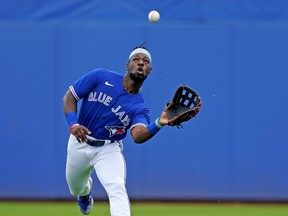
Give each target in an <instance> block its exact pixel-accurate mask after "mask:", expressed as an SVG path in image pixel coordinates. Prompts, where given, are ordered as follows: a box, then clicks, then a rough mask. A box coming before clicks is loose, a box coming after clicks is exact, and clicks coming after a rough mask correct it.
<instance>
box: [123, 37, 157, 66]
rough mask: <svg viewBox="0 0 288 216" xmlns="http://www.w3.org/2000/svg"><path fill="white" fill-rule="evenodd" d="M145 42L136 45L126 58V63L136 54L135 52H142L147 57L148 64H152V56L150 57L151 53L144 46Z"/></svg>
mask: <svg viewBox="0 0 288 216" xmlns="http://www.w3.org/2000/svg"><path fill="white" fill-rule="evenodd" d="M144 44H145V42H144V43H143V44H141V45H140V46H136V47H135V48H134V49H133V50H132V52H131V53H130V55H129V58H128V63H129V61H130V59H131V58H132V56H134V55H136V54H144V55H146V56H147V57H148V59H149V61H150V65H151V64H152V58H151V54H150V52H149V51H148V49H147V48H146V47H145V46H144Z"/></svg>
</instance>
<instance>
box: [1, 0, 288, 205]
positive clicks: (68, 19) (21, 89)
mask: <svg viewBox="0 0 288 216" xmlns="http://www.w3.org/2000/svg"><path fill="white" fill-rule="evenodd" d="M12 2H13V1H12ZM95 2H97V4H99V5H102V7H104V8H107V5H106V6H105V4H104V3H103V2H102V1H95ZM171 2H173V1H171ZM177 2H178V1H175V2H173V4H172V5H170V4H168V5H167V4H164V3H163V4H159V5H153V6H158V7H159V8H162V12H161V15H163V16H161V21H160V22H159V23H157V24H151V23H149V22H148V21H147V11H149V10H150V9H151V8H152V3H151V4H150V3H149V4H150V5H149V6H151V8H149V7H148V6H147V5H144V4H143V5H142V4H140V3H139V5H133V4H130V5H129V4H127V3H123V4H124V5H121V6H122V7H124V8H125V10H124V11H121V13H119V16H120V18H119V20H115V19H114V18H112V19H111V20H108V19H107V17H105V16H104V17H103V20H101V17H102V14H101V13H100V12H99V11H98V12H97V15H95V16H96V18H95V17H93V16H92V15H91V13H90V12H89V13H88V11H90V7H89V4H91V3H87V4H85V3H82V4H80V3H79V4H80V5H78V7H77V5H74V4H73V3H70V4H69V5H68V4H63V3H59V5H55V6H54V7H52V6H51V7H48V6H47V5H45V4H38V5H37V4H36V3H35V7H33V10H32V8H30V9H29V8H28V6H25V8H26V9H24V10H22V13H16V12H15V14H14V16H12V15H11V14H10V15H9V16H8V13H7V14H6V15H5V13H1V14H2V15H1V16H2V17H1V20H2V21H1V22H0V73H1V85H0V91H1V96H2V103H1V112H0V119H1V126H0V137H1V144H0V162H1V163H0V173H1V178H0V198H1V199H5V198H71V196H70V194H69V191H68V188H67V185H66V182H65V159H66V144H67V138H68V136H69V133H68V126H67V123H66V120H65V118H64V115H63V110H62V97H63V95H64V93H65V92H66V90H67V88H68V86H69V85H70V84H71V83H72V82H74V81H75V80H76V79H78V78H79V77H80V76H82V75H83V74H84V73H86V72H88V71H90V70H92V69H94V68H97V67H106V68H109V69H112V70H117V71H119V72H123V73H125V64H126V62H127V59H128V55H129V53H130V51H131V49H132V48H134V46H136V45H139V44H141V43H143V42H145V41H146V42H147V46H148V48H149V50H150V51H151V53H152V58H153V71H152V74H151V75H150V76H149V77H148V79H147V82H146V83H145V84H144V86H143V94H144V97H145V98H146V101H147V103H148V104H149V106H150V109H151V117H152V119H155V118H157V117H158V116H159V114H160V113H161V111H162V109H163V108H164V106H165V104H166V102H167V101H168V100H169V99H170V98H171V96H172V94H173V92H174V90H175V89H176V87H177V86H178V85H179V84H186V85H189V86H191V87H192V88H194V89H195V90H197V91H198V92H199V93H200V95H201V96H202V100H203V108H202V109H201V112H200V113H199V116H198V118H197V119H193V120H191V121H190V122H187V123H184V124H183V126H184V128H183V129H177V128H170V127H165V128H164V129H162V130H161V131H160V132H159V134H157V136H155V137H154V138H153V139H151V140H150V141H148V142H147V143H145V144H143V145H136V144H134V143H133V142H132V139H131V138H130V137H127V139H126V140H125V146H124V153H125V156H126V160H127V165H128V179H127V187H128V192H129V194H130V197H131V198H135V199H141V198H145V199H157V198H159V199H205V200H206V199H208V200H209V199H217V200H221V199H234V200H235V199H249V200H250V199H252V200H253V199H254V200H288V183H287V182H288V173H287V165H288V159H287V155H288V147H287V144H288V133H287V128H288V123H287V122H288V121H287V120H288V114H287V110H288V102H287V96H286V92H287V90H288V87H287V84H286V82H287V79H288V75H287V71H288V66H287V57H288V51H287V50H288V43H287V38H288V27H287V25H286V24H285V22H284V21H283V20H285V19H286V18H285V17H286V16H285V15H286V13H285V12H284V10H280V9H279V7H278V6H277V4H276V3H275V5H273V6H274V7H268V6H267V4H268V3H267V2H266V4H264V6H263V7H262V8H261V10H260V9H259V7H258V6H259V2H260V1H259V2H258V1H254V3H251V2H250V3H249V4H248V3H247V4H248V5H246V6H247V8H250V10H248V12H247V10H246V12H247V13H245V10H240V9H239V8H242V9H243V7H240V6H239V7H234V6H235V5H234V6H233V7H232V6H231V7H229V8H230V12H229V13H231V14H233V13H232V12H233V11H237V13H236V14H242V15H241V16H228V15H229V13H228V12H227V14H226V15H225V16H224V15H223V14H222V15H223V16H221V14H220V13H219V10H216V9H217V7H216V6H215V5H214V6H213V3H212V2H210V1H206V3H207V4H206V6H205V7H204V6H203V5H202V7H200V6H201V5H198V6H199V11H202V12H201V13H200V12H199V14H198V15H199V17H201V18H203V20H201V21H200V20H199V19H196V18H195V17H193V16H192V17H191V16H188V13H187V14H186V15H185V13H184V12H185V11H186V8H189V7H190V8H192V7H193V8H194V6H195V4H192V3H193V2H194V1H183V2H184V3H182V4H178V3H177ZM189 2H190V3H189ZM209 2H210V3H209ZM224 2H225V1H223V3H224ZM252 2H253V1H252ZM194 3H195V2H194ZM262 3H263V2H262ZM11 4H12V3H11V2H10V3H9V4H6V7H11V8H12V5H11ZM95 4H96V3H95ZM103 4H104V5H103ZM9 5H10V6H9ZM128 5H129V7H128ZM173 5H174V7H172V6H173ZM207 5H210V8H209V7H208V6H207ZM251 5H254V6H255V7H249V6H251ZM257 5H258V6H257ZM265 5H266V6H265ZM90 6H91V5H90ZM94 6H95V5H94ZM118 6H119V5H118ZM226 6H227V4H226ZM242 6H243V5H242ZM285 6H287V3H286V4H284V6H283V7H285ZM29 7H30V6H29ZM115 7H116V6H115ZM227 7H228V6H227ZM69 8H70V9H69ZM143 8H145V10H142V9H143ZM153 8H155V7H153ZM156 8H157V7H156ZM175 8H178V9H179V10H178V12H177V13H176V12H175ZM213 8H214V10H212V9H213ZM253 8H254V9H253ZM257 8H258V9H259V10H257V11H258V12H259V13H258V15H259V14H261V11H262V12H263V11H266V12H267V10H268V8H270V9H271V8H272V9H273V8H274V10H272V9H271V10H270V9H269V13H268V12H267V13H264V14H266V16H264V15H263V16H258V17H257V16H254V17H253V16H251V14H252V13H250V12H251V10H256V9H257ZM16 9H17V8H16ZM118 9H119V8H118ZM200 9H201V10H200ZM208 9H210V10H211V11H210V12H209V10H208ZM17 10H18V11H19V10H20V7H19V8H18V9H17ZM17 10H16V11H17ZM113 10H115V13H114V16H115V17H117V13H116V11H117V8H114V9H113ZM25 11H33V12H31V13H30V16H25V14H26V15H27V14H28V13H26V12H25ZM85 11H86V12H87V13H85ZM131 11H133V13H132V14H131ZM137 11H138V12H139V13H136V12H137ZM183 11H184V12H183ZM213 11H214V12H213ZM217 11H218V13H217ZM249 11H250V12H249ZM69 12H71V13H69ZM72 12H73V13H72ZM125 12H126V13H127V16H124V18H123V17H122V15H123V13H124V14H125ZM61 14H62V15H63V16H62V15H61ZM84 14H88V15H89V14H90V15H91V16H92V17H90V16H88V15H87V16H88V17H87V16H84ZM135 14H137V16H136V15H135ZM169 14H170V15H172V14H173V16H171V17H172V18H171V17H170V19H169V16H170V15H169ZM209 14H210V15H211V16H212V15H213V16H212V18H211V17H210V15H209ZM273 14H274V16H273ZM275 14H278V15H279V16H278V18H277V19H276V18H275V17H277V16H276V15H275ZM4 15H5V16H4ZM134 15H135V20H134V19H131V17H133V16H134ZM144 15H145V17H144ZM168 15H169V16H168ZM200 15H201V16H200ZM121 17H122V18H121ZM177 17H178V18H179V19H178V18H177ZM199 17H198V18H199ZM209 17H210V18H211V19H213V20H211V19H209ZM227 17H231V19H230V20H229V19H228V18H227ZM240 17H241V18H240ZM245 17H246V18H247V20H246V19H245ZM259 17H262V18H263V17H265V19H264V18H263V19H262V18H261V19H258V18H259ZM273 17H274V19H273ZM78 18H79V19H78ZM94 18H95V19H94ZM126 18H127V19H126ZM194 18H195V19H194ZM218 18H220V20H218ZM93 19H94V20H93ZM275 19H276V20H277V21H276V20H275ZM279 19H280V20H282V21H279ZM21 20H22V21H21ZM232 20H233V21H232ZM249 20H254V21H253V22H252V21H249ZM94 177H95V176H94ZM93 190H94V191H93V194H94V195H95V198H96V199H97V198H104V197H106V194H105V192H104V190H103V188H102V187H101V185H100V184H99V182H98V181H97V180H95V186H94V188H93Z"/></svg>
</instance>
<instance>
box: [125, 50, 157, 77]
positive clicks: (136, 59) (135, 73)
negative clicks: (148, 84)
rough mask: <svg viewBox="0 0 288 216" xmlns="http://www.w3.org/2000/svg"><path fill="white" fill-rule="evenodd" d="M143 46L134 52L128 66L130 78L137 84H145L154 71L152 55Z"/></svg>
mask: <svg viewBox="0 0 288 216" xmlns="http://www.w3.org/2000/svg"><path fill="white" fill-rule="evenodd" d="M143 45H144V44H142V45H140V46H137V47H135V48H134V49H133V50H132V52H131V53H130V55H129V58H128V63H127V65H126V70H127V72H128V75H129V77H130V78H131V79H132V80H134V81H135V82H143V81H144V80H145V79H146V78H147V76H148V74H150V73H151V71H152V67H151V60H152V58H151V54H150V52H149V51H148V50H147V48H145V47H144V46H143Z"/></svg>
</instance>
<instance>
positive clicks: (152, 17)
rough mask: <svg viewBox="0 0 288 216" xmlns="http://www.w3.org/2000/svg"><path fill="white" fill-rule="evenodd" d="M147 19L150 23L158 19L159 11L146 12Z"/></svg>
mask: <svg viewBox="0 0 288 216" xmlns="http://www.w3.org/2000/svg"><path fill="white" fill-rule="evenodd" d="M148 19H149V20H150V22H152V23H156V22H158V21H159V19H160V14H159V12H158V11H156V10H152V11H150V13H149V14H148Z"/></svg>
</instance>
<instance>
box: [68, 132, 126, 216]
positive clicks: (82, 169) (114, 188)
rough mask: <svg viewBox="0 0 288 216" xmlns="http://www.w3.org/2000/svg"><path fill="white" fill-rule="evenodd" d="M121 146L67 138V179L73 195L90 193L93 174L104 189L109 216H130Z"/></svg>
mask: <svg viewBox="0 0 288 216" xmlns="http://www.w3.org/2000/svg"><path fill="white" fill-rule="evenodd" d="M122 150H123V149H122V143H121V145H120V144H119V143H118V142H114V143H111V144H106V145H104V146H101V147H94V146H90V145H88V144H86V143H78V141H77V140H76V138H75V137H74V136H73V135H70V138H69V141H68V147H67V162H66V180H67V183H68V186H69V189H70V192H71V194H72V195H74V196H84V195H87V194H89V192H90V191H91V187H92V179H91V177H90V176H91V173H92V172H93V170H95V172H96V175H97V177H98V179H99V181H100V182H101V184H102V185H103V187H104V189H105V190H106V192H107V194H108V197H109V202H110V213H111V216H130V203H129V198H128V195H127V191H126V186H125V183H126V163H125V159H124V156H123V154H122Z"/></svg>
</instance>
